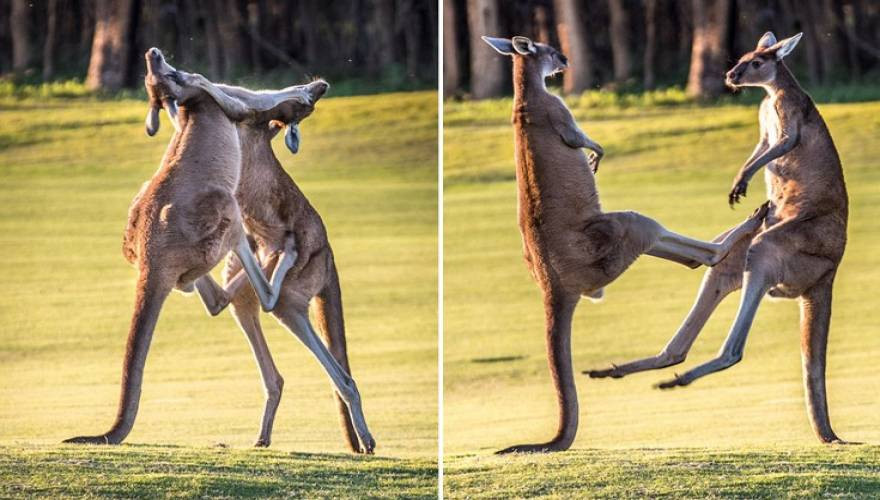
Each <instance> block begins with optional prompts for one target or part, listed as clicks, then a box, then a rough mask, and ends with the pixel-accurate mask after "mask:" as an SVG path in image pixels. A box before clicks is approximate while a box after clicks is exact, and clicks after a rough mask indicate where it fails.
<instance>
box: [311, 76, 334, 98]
mask: <svg viewBox="0 0 880 500" xmlns="http://www.w3.org/2000/svg"><path fill="white" fill-rule="evenodd" d="M329 88H330V84H329V83H327V82H325V81H324V80H318V81H316V82H314V83H312V97H313V98H314V99H318V98H320V97H321V96H323V95H324V93H326V92H327V89H329Z"/></svg>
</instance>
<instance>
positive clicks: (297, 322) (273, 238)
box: [209, 80, 376, 453]
mask: <svg viewBox="0 0 880 500" xmlns="http://www.w3.org/2000/svg"><path fill="white" fill-rule="evenodd" d="M215 87H216V89H219V90H220V91H222V92H224V93H226V94H228V95H229V96H230V97H231V98H232V99H234V100H235V101H241V102H244V103H246V104H247V105H248V106H249V107H251V108H255V109H256V108H260V107H265V105H264V103H263V101H264V100H265V99H266V96H267V94H273V93H272V92H271V91H262V92H254V91H251V90H248V89H244V88H241V87H234V86H229V85H222V84H217V85H215ZM297 88H299V89H302V90H303V91H304V92H305V93H306V94H307V95H308V96H309V97H310V99H309V101H310V103H311V105H310V106H300V105H298V104H299V103H295V104H297V105H290V104H288V103H283V104H281V105H278V106H274V107H272V108H270V109H267V110H266V111H261V112H257V113H255V114H253V115H252V116H251V117H249V118H248V119H246V120H243V121H241V122H239V123H237V125H236V126H237V129H238V136H239V140H240V142H241V151H242V170H241V180H240V181H239V186H238V191H237V193H236V199H237V200H238V204H239V206H240V207H241V211H242V215H243V218H244V222H245V227H246V228H247V231H248V233H249V235H250V237H251V238H252V245H253V248H254V249H255V250H256V251H257V252H258V255H260V256H261V257H262V259H263V260H264V261H268V262H269V263H270V264H271V261H272V260H278V261H281V260H284V259H285V258H286V257H287V256H290V255H292V258H291V259H289V260H291V261H293V260H295V261H296V264H295V266H293V267H292V268H290V270H289V271H287V273H286V278H285V279H284V282H283V287H282V288H281V297H280V300H279V302H278V306H277V307H276V308H275V309H274V310H273V311H272V314H273V315H275V317H276V318H277V319H278V320H279V322H280V323H281V324H282V325H284V326H285V327H286V328H287V329H288V330H290V331H291V332H293V334H294V335H296V336H297V337H298V338H299V339H300V340H301V341H302V343H303V344H305V346H306V347H307V348H308V349H309V350H310V351H311V352H312V354H314V356H315V357H316V358H317V359H318V361H319V362H320V363H321V365H322V366H323V367H324V369H325V370H326V371H327V374H328V375H329V376H330V379H331V380H332V382H333V384H334V386H335V388H336V399H337V403H338V407H339V412H340V421H341V423H342V429H343V434H344V436H345V438H346V442H347V444H348V446H349V448H350V449H351V450H352V451H354V452H356V453H359V452H362V453H373V450H374V449H375V446H376V443H375V441H374V439H373V437H372V436H371V434H370V431H369V430H368V428H367V423H366V420H365V418H364V414H363V409H362V407H361V397H360V393H359V391H358V389H357V386H356V385H355V382H354V379H352V377H351V370H350V368H349V364H348V355H347V352H346V342H345V323H344V319H343V314H342V295H341V291H340V288H339V276H338V274H337V272H336V264H335V262H334V258H333V250H332V249H331V248H330V243H329V242H328V240H327V231H326V229H325V227H324V223H323V221H322V220H321V216H320V215H318V212H317V211H316V210H315V209H314V207H312V205H311V204H310V203H309V201H308V199H306V197H305V195H304V194H303V193H302V191H300V189H299V187H298V186H297V185H296V183H295V182H294V181H293V179H292V178H291V177H290V176H289V175H288V174H287V172H285V171H284V168H283V167H282V166H281V163H280V162H279V161H278V158H277V157H276V156H275V153H274V152H273V151H272V139H273V138H274V137H275V136H276V135H277V134H278V132H279V131H280V130H281V128H283V127H284V126H287V130H288V131H287V133H286V134H285V141H284V142H285V144H286V145H287V147H288V149H290V150H291V152H293V153H296V152H297V151H298V149H299V143H300V137H299V123H300V122H301V121H302V120H304V119H305V118H306V117H308V116H309V115H310V114H311V113H312V111H313V109H314V104H315V103H316V102H317V100H318V99H320V98H321V96H323V95H324V93H325V92H326V91H327V89H328V88H329V85H328V84H327V83H326V82H324V81H323V80H317V81H314V82H312V83H310V84H308V85H301V86H296V87H289V88H288V89H285V90H284V91H281V92H291V91H292V90H293V89H297ZM297 255H298V256H299V258H297ZM276 266H277V265H276ZM241 268H242V265H241V260H240V259H239V258H236V257H234V256H232V255H230V256H229V258H228V259H227V261H226V268H225V274H224V280H225V282H226V286H227V292H228V291H229V290H237V292H232V295H231V301H232V306H233V309H232V312H233V315H234V316H235V318H236V320H237V321H238V324H239V325H240V326H241V328H242V330H244V333H245V335H246V337H247V339H248V342H249V343H250V346H251V349H252V351H253V353H254V357H255V358H256V360H257V364H258V366H259V369H260V375H261V377H262V379H263V386H264V388H265V391H266V406H265V408H264V411H263V418H262V424H261V426H260V435H259V438H258V439H257V441H256V443H255V446H269V444H270V442H271V435H272V424H273V422H274V419H275V412H276V410H277V408H278V404H279V402H280V400H281V391H282V388H283V385H284V380H283V379H282V377H281V374H280V373H279V372H278V369H277V368H276V366H275V363H274V361H273V360H272V355H271V353H270V352H269V347H268V345H267V344H266V340H265V338H264V337H263V331H262V329H261V327H260V318H259V309H258V302H257V297H256V296H255V295H254V294H253V292H252V291H250V290H248V289H246V288H240V287H239V286H237V285H238V283H236V282H241V279H242V278H241V276H242V274H241ZM218 291H220V290H219V289H218ZM312 298H314V299H315V303H316V306H317V307H316V313H317V319H318V324H319V325H320V329H321V331H322V333H323V337H324V341H325V342H326V344H327V345H326V346H325V344H324V343H322V342H321V340H320V339H319V338H318V336H317V335H316V333H315V329H314V328H313V327H312V325H311V323H310V322H309V314H308V309H309V302H310V300H311V299H312ZM224 301H225V296H223V295H221V296H220V297H217V298H216V299H210V300H209V302H213V303H215V304H217V305H218V306H220V307H218V308H217V309H215V310H213V311H211V312H212V313H214V314H216V312H219V309H220V308H222V305H223V302H224ZM328 348H329V350H328Z"/></svg>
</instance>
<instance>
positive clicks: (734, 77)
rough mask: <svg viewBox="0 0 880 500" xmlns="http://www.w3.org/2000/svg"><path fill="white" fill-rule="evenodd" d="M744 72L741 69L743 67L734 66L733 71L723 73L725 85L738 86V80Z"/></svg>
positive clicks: (739, 65)
mask: <svg viewBox="0 0 880 500" xmlns="http://www.w3.org/2000/svg"><path fill="white" fill-rule="evenodd" d="M744 72H745V69H744V68H743V65H741V64H738V65H736V66H734V67H733V69H731V70H730V71H728V72H727V73H725V75H724V76H725V77H726V78H725V83H727V84H728V85H731V86H735V85H739V80H740V78H742V76H743V73H744Z"/></svg>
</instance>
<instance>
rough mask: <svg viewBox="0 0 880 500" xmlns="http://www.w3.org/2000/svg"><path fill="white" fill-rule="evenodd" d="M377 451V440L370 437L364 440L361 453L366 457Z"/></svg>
mask: <svg viewBox="0 0 880 500" xmlns="http://www.w3.org/2000/svg"><path fill="white" fill-rule="evenodd" d="M375 450H376V440H375V439H373V436H368V437H367V439H365V440H364V446H363V448H361V450H360V452H361V453H363V454H364V455H372V454H373V453H374V451H375Z"/></svg>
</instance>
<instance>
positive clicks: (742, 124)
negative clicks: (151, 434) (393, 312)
mask: <svg viewBox="0 0 880 500" xmlns="http://www.w3.org/2000/svg"><path fill="white" fill-rule="evenodd" d="M573 104H574V105H575V109H574V112H575V115H576V118H577V119H578V121H579V123H580V124H581V126H582V128H583V129H584V130H585V131H586V132H587V133H588V134H589V135H590V136H591V137H593V138H594V139H595V140H597V141H598V142H599V143H600V144H602V145H603V146H604V147H605V150H606V153H607V156H606V159H605V160H604V161H603V163H602V166H601V170H600V171H599V174H598V184H599V188H600V192H601V196H602V202H603V207H604V209H606V210H625V209H631V210H636V211H639V212H642V213H644V214H647V215H649V216H651V217H654V218H655V219H657V220H659V221H660V222H661V223H663V224H664V225H665V226H666V227H668V228H669V229H671V230H674V231H677V232H680V233H684V234H687V235H690V236H692V237H696V238H701V239H711V238H713V237H714V236H716V235H717V234H719V233H720V232H722V231H723V230H725V229H727V228H730V227H732V226H733V225H735V224H737V223H738V222H739V221H741V220H743V219H744V218H745V217H746V216H748V214H750V213H751V212H752V210H753V209H754V208H755V207H756V206H758V204H759V203H760V202H761V201H763V200H764V199H766V198H765V194H764V193H765V190H764V182H763V175H757V176H756V177H755V178H754V180H753V181H752V183H751V186H750V189H749V196H748V198H746V199H745V202H744V204H743V205H741V206H738V207H737V209H736V210H734V211H732V210H730V209H729V208H728V206H727V199H726V196H727V193H728V190H729V188H730V185H731V183H732V179H733V177H734V175H735V174H736V172H737V170H738V169H739V167H740V166H741V165H742V163H743V162H744V161H745V159H746V158H747V157H748V155H749V154H750V153H751V151H752V148H753V147H754V145H755V142H756V140H757V136H758V123H757V112H758V110H757V105H748V106H746V105H727V106H720V107H676V108H666V109H664V108H659V107H648V108H641V109H638V108H610V107H609V108H590V107H587V106H578V105H577V101H574V102H573ZM510 107H511V106H510V101H509V100H504V99H502V100H495V101H487V102H482V103H476V104H474V103H453V102H447V104H446V112H445V145H444V148H445V151H444V158H445V160H444V161H445V166H444V175H445V198H444V210H445V212H444V217H445V228H444V235H445V236H444V266H445V268H444V295H445V296H444V308H445V320H444V321H445V323H444V328H445V335H444V359H445V362H444V384H445V393H444V409H445V411H444V442H445V448H444V450H445V453H446V456H447V459H446V464H447V472H446V482H445V488H446V491H447V492H448V493H449V494H450V496H452V497H464V496H472V497H478V496H480V495H481V494H486V495H487V496H495V495H500V496H509V495H513V496H520V495H527V494H528V495H530V494H539V495H547V496H554V495H559V496H562V497H566V496H571V495H572V494H574V492H579V493H580V494H585V495H594V494H596V495H600V494H607V495H608V496H612V497H615V496H659V495H667V494H668V495H673V496H691V497H704V496H723V495H733V496H757V495H759V494H762V493H761V492H762V491H763V492H765V493H766V494H767V495H770V496H774V495H773V493H774V492H775V493H777V495H775V496H778V495H779V494H782V495H785V494H786V492H787V491H790V492H792V494H797V492H798V491H801V492H802V493H804V494H808V493H810V492H812V493H821V492H825V493H842V494H846V493H858V492H860V491H861V492H864V491H866V488H867V490H870V491H873V492H874V494H875V495H876V494H880V484H878V481H877V479H876V478H877V477H878V472H880V448H878V447H876V446H877V445H878V444H880V421H878V419H877V415H878V414H880V399H878V397H877V394H878V393H880V364H878V360H880V335H878V334H877V333H878V330H877V325H878V320H880V313H878V310H877V309H878V307H877V305H878V303H877V300H876V298H875V297H874V294H873V289H874V288H875V286H876V283H878V282H880V269H878V264H880V261H878V258H877V250H876V249H877V247H878V245H880V168H878V163H877V158H878V156H880V143H878V142H877V136H878V134H880V102H869V103H854V104H824V105H820V106H819V108H820V111H821V112H822V114H823V115H824V117H825V119H826V121H827V122H828V125H829V127H830V129H831V132H832V135H833V137H834V139H835V142H836V144H837V147H838V148H839V150H840V155H841V158H842V161H843V166H844V170H845V174H846V179H847V185H848V189H849V195H850V223H849V242H848V246H847V251H846V255H845V257H844V260H843V264H842V266H841V268H840V271H839V273H838V276H837V280H836V285H835V292H834V305H833V319H832V326H831V329H832V331H831V337H830V346H829V351H828V352H829V355H828V392H829V402H830V408H831V417H832V422H833V424H834V427H835V429H836V431H837V432H838V434H839V435H840V436H842V437H843V438H844V439H848V440H852V441H860V442H865V443H867V444H866V445H863V446H859V447H843V448H842V447H824V446H821V445H819V444H818V442H817V441H816V439H815V438H814V436H813V433H812V430H811V429H810V426H809V424H808V421H807V417H806V414H805V410H804V402H803V389H802V382H801V367H800V338H799V325H798V306H797V303H796V302H795V301H790V300H785V301H777V302H771V301H766V300H765V301H764V302H763V303H762V304H761V306H760V309H759V311H758V316H757V320H756V321H755V323H754V326H753V327H752V329H751V334H750V335H749V339H748V342H747V345H746V350H745V357H744V359H743V361H742V362H741V363H739V364H738V365H736V366H734V367H732V368H730V369H729V370H726V371H723V372H720V373H716V374H713V375H711V376H708V377H706V378H704V379H701V380H699V381H697V382H695V383H694V384H693V385H691V386H689V387H686V388H679V389H676V390H672V391H660V390H657V389H654V388H653V387H652V386H653V384H655V383H657V382H659V381H662V380H667V379H669V378H671V377H673V373H675V372H679V373H681V372H682V371H683V370H686V369H687V368H689V367H693V366H695V365H697V364H699V363H701V362H703V361H706V360H708V359H710V358H712V357H713V356H714V355H715V354H716V352H717V351H718V349H719V347H720V346H721V344H722V342H723V340H724V338H725V336H726V335H727V332H728V329H729V327H730V325H731V323H732V321H733V318H734V314H735V311H736V306H737V303H738V298H739V293H735V294H733V295H731V296H730V297H729V298H728V299H727V300H726V301H725V302H724V303H723V304H722V305H721V307H720V308H719V309H718V310H717V311H716V313H715V315H714V316H713V317H712V319H711V320H710V321H709V323H708V324H707V326H706V327H705V329H704V331H703V333H702V335H701V337H700V338H699V339H698V340H697V342H696V344H695V345H694V347H693V349H692V351H691V353H690V355H689V357H688V359H687V361H686V362H685V363H684V364H683V365H680V366H677V367H675V368H669V369H664V370H659V371H654V372H647V373H643V374H637V375H632V376H630V377H627V378H624V379H620V380H610V379H608V380H591V379H589V378H588V377H586V376H585V375H581V374H580V372H581V371H582V370H585V369H589V368H594V367H606V366H607V365H608V364H609V363H611V362H623V361H628V360H631V359H634V358H637V357H643V356H647V355H652V354H655V353H657V352H658V351H659V350H660V349H662V347H663V346H664V345H665V343H666V342H667V341H668V339H669V338H670V337H671V336H672V334H673V333H674V332H675V331H676V329H677V328H678V326H679V324H680V323H681V321H682V320H683V319H684V317H685V315H686V314H687V312H688V310H689V309H690V307H691V304H692V302H693V300H694V297H695V295H696V292H697V288H698V286H699V283H700V280H701V278H702V275H703V271H702V270H689V269H687V268H685V267H683V266H678V265H675V264H672V263H669V262H666V261H661V260H659V259H654V258H650V257H645V258H642V259H640V260H639V261H638V262H636V264H635V265H634V266H633V267H632V268H631V269H630V270H628V271H627V272H626V273H625V274H624V275H623V276H622V277H621V278H620V279H619V280H618V281H616V282H615V283H613V284H612V285H610V286H609V287H607V288H606V290H605V300H604V301H603V302H602V303H600V304H593V303H590V302H588V301H582V302H581V304H580V306H579V308H578V310H577V312H576V316H575V320H574V330H573V340H572V342H573V358H574V365H575V369H576V372H577V373H578V375H577V384H578V394H579V397H580V403H581V406H580V412H581V414H580V421H581V422H580V429H579V432H578V436H577V439H576V441H575V443H574V446H573V448H574V450H576V451H574V452H571V453H568V454H566V455H565V456H564V457H540V456H539V457H522V456H518V457H501V458H495V457H490V456H489V455H490V454H491V453H492V452H493V451H495V450H497V449H500V448H502V447H505V446H508V445H511V444H516V443H522V442H539V441H543V440H546V439H548V438H549V437H551V436H552V434H553V432H554V431H555V429H556V423H557V420H556V418H557V416H556V415H557V414H556V399H555V393H554V391H553V389H552V384H551V381H550V376H549V373H548V370H547V361H546V354H545V347H544V312H543V307H542V302H541V294H540V292H539V291H538V289H537V287H536V285H535V284H534V283H533V282H532V280H531V278H530V276H529V274H528V272H527V270H526V268H525V265H524V263H523V259H522V244H521V240H520V235H519V230H518V227H517V222H516V186H515V180H514V166H513V145H512V130H511V125H510V112H511V110H510ZM646 449H648V450H646ZM636 470H638V471H642V472H639V473H635V472H634V471H636ZM761 471H763V472H761ZM842 478H849V479H845V480H844V479H842ZM743 482H746V483H749V484H751V485H752V486H751V487H750V488H751V489H749V488H745V489H738V487H731V488H727V489H725V485H731V484H740V483H743ZM597 488H598V489H597ZM799 488H803V490H799Z"/></svg>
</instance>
